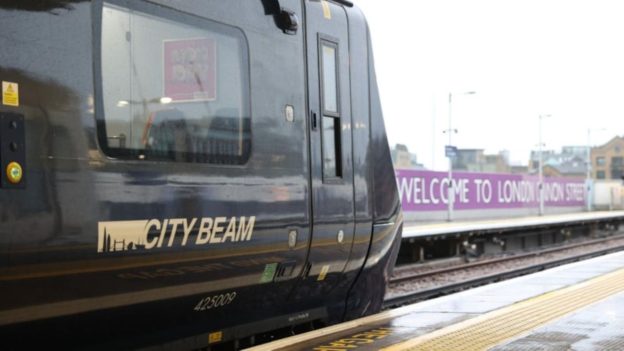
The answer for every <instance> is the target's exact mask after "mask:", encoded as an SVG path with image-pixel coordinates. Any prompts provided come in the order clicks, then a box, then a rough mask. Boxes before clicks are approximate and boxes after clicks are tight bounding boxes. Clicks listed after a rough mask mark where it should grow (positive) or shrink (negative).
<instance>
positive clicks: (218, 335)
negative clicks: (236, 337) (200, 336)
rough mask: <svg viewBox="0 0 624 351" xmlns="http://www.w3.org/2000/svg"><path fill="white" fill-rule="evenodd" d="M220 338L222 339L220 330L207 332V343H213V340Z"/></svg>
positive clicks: (217, 340)
mask: <svg viewBox="0 0 624 351" xmlns="http://www.w3.org/2000/svg"><path fill="white" fill-rule="evenodd" d="M221 340H223V332H221V331H218V332H215V333H210V334H208V343H209V344H214V343H215V342H219V341H221Z"/></svg>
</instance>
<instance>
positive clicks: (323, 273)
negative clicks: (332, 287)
mask: <svg viewBox="0 0 624 351" xmlns="http://www.w3.org/2000/svg"><path fill="white" fill-rule="evenodd" d="M327 272H329V266H323V267H322V268H321V273H319V276H318V278H317V279H316V280H317V281H321V280H325V277H326V276H327Z"/></svg>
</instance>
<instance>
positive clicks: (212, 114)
mask: <svg viewBox="0 0 624 351" xmlns="http://www.w3.org/2000/svg"><path fill="white" fill-rule="evenodd" d="M113 2H116V1H113ZM120 3H122V2H120ZM123 4H124V5H128V6H130V7H126V6H123V7H122V6H117V5H113V4H108V3H107V4H104V7H103V9H102V26H101V60H100V61H101V65H102V66H101V77H102V79H101V80H102V92H101V95H102V108H101V110H99V113H98V115H99V116H98V119H99V120H100V123H99V125H100V126H101V128H99V129H98V133H99V141H100V145H101V147H102V149H103V150H104V152H105V153H106V154H108V155H110V156H113V157H129V158H135V159H147V160H150V159H151V160H169V161H182V162H202V163H219V164H243V163H245V162H246V161H247V159H248V158H249V154H250V151H251V130H250V128H251V126H250V124H251V123H250V118H251V112H250V102H249V71H248V70H249V69H248V67H249V64H248V61H249V58H248V57H249V54H248V45H247V42H246V40H245V37H244V34H243V33H242V32H241V31H240V30H239V29H237V28H234V27H231V26H228V25H224V24H221V23H216V22H212V21H209V20H204V19H201V18H196V17H194V16H187V15H183V14H181V13H177V12H174V11H169V10H165V9H163V8H161V7H156V6H153V5H149V4H146V3H143V2H134V1H132V2H130V1H126V2H123ZM134 6H136V7H134ZM169 12H171V13H170V14H169V15H167V14H168V13H169ZM156 14H157V15H158V16H157V15H156ZM161 15H166V16H165V17H160V16H161ZM102 122H103V123H102Z"/></svg>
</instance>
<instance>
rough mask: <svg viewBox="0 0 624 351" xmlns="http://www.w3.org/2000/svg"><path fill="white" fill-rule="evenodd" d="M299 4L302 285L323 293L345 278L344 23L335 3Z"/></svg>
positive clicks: (348, 185)
mask: <svg viewBox="0 0 624 351" xmlns="http://www.w3.org/2000/svg"><path fill="white" fill-rule="evenodd" d="M305 4H306V42H307V65H308V103H309V104H308V107H309V128H310V163H311V168H310V170H311V184H312V212H313V216H312V218H313V223H312V227H313V234H312V239H311V246H310V252H309V256H308V264H309V269H310V271H309V274H308V275H307V280H306V284H305V286H306V287H308V288H309V289H312V290H314V291H317V292H319V291H321V292H323V293H327V292H329V291H330V290H332V289H333V288H335V287H336V286H337V285H338V282H341V283H347V282H344V279H342V272H343V270H344V268H345V265H346V263H347V262H348V260H349V255H350V252H351V248H352V244H353V233H354V196H353V194H354V192H353V162H352V140H351V138H352V135H351V104H350V86H349V84H350V83H349V37H348V23H347V16H346V12H345V10H344V9H343V8H342V7H341V6H338V5H336V4H333V3H330V2H328V1H306V2H305ZM340 291H342V290H340ZM340 291H339V292H338V293H340Z"/></svg>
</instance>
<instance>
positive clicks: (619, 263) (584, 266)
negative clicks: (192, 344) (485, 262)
mask: <svg viewBox="0 0 624 351" xmlns="http://www.w3.org/2000/svg"><path fill="white" fill-rule="evenodd" d="M488 349H491V350H624V252H621V253H615V254H611V255H607V256H602V257H598V258H594V259H591V260H587V261H582V262H577V263H573V264H569V265H566V266H561V267H557V268H553V269H550V270H547V271H543V272H540V273H536V274H532V275H528V276H524V277H519V278H515V279H512V280H508V281H505V282H501V283H497V284H491V285H488V286H484V287H480V288H475V289H471V290H467V291H464V292H461V293H458V294H454V295H449V296H445V297H441V298H437V299H433V300H429V301H425V302H421V303H417V304H414V305H410V306H405V307H402V308H399V309H395V310H391V311H386V312H382V313H380V314H378V315H374V316H369V317H366V318H362V319H359V320H355V321H351V322H347V323H344V324H341V325H337V326H333V327H329V328H325V329H320V330H317V331H313V332H310V333H306V334H302V335H298V336H295V337H292V338H288V339H283V340H278V341H276V342H273V343H270V344H265V345H260V346H258V347H256V348H253V349H252V350H258V351H259V350H316V351H342V350H387V351H395V350H488Z"/></svg>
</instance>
